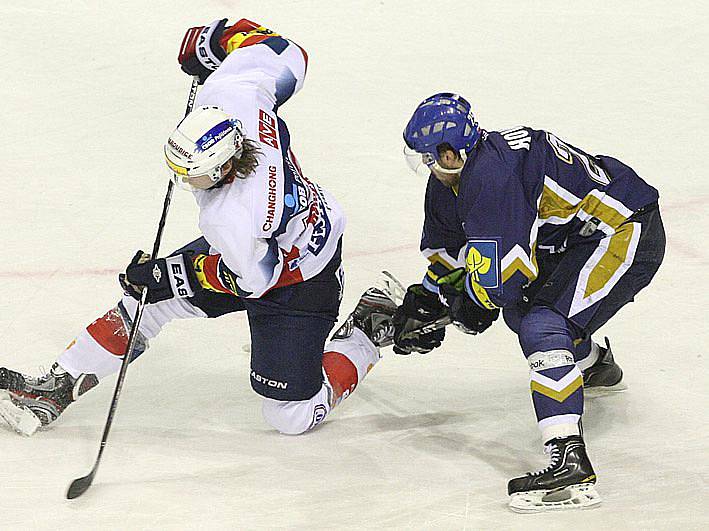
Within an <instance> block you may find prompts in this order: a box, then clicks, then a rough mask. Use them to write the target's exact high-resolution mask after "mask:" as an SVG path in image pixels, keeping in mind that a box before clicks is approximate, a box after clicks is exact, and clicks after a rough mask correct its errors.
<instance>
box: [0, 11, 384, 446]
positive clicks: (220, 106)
mask: <svg viewBox="0 0 709 531" xmlns="http://www.w3.org/2000/svg"><path fill="white" fill-rule="evenodd" d="M226 23H227V19H223V20H217V21H215V22H213V23H212V24H209V25H207V26H201V27H195V28H191V29H189V30H188V31H187V33H186V35H185V38H184V40H183V43H182V47H181V49H180V54H179V62H180V64H181V67H182V69H183V70H184V71H185V72H186V73H188V74H190V75H193V76H197V77H198V78H199V80H200V82H201V83H202V84H203V87H202V89H201V91H200V93H199V94H198V96H197V99H196V102H195V103H196V106H195V108H194V110H193V111H192V112H191V113H190V114H188V115H187V116H186V117H185V119H184V120H182V121H181V122H180V123H179V125H178V126H177V128H176V129H175V131H174V132H173V133H172V134H171V135H170V137H169V138H168V140H167V143H166V145H165V158H166V161H167V165H168V166H169V168H170V170H171V172H172V175H173V179H175V182H176V183H177V184H178V185H180V186H181V187H183V188H188V189H189V190H191V191H192V192H193V194H194V197H195V199H196V201H197V204H198V206H199V227H200V230H201V232H202V237H200V238H198V239H197V240H195V241H193V242H191V243H189V244H187V245H185V246H184V247H183V248H181V249H179V250H177V251H175V252H174V253H173V254H171V255H170V256H168V257H167V258H155V257H150V256H148V255H147V254H146V253H143V252H142V251H139V252H137V253H136V255H135V257H134V258H133V260H132V261H131V263H130V264H129V266H128V267H127V269H126V272H125V273H124V274H122V275H120V283H121V285H122V287H123V290H124V295H123V297H122V298H121V299H120V301H119V302H118V304H117V305H116V306H115V307H114V308H112V309H110V310H109V311H108V312H107V313H105V315H103V316H102V317H99V318H98V319H96V320H95V321H94V322H93V323H91V324H90V325H88V326H87V327H86V328H85V329H84V330H82V331H81V333H80V334H79V335H78V337H76V339H75V340H74V341H73V342H72V343H71V344H70V345H69V347H67V349H66V350H65V351H64V352H63V353H62V354H61V355H60V356H59V358H58V359H57V360H56V362H55V363H54V365H53V366H52V368H51V370H50V372H49V373H48V374H45V375H42V376H40V377H36V378H34V377H29V376H26V375H23V374H21V373H19V372H16V371H13V370H10V369H7V368H0V415H2V416H3V417H4V418H5V419H6V420H7V421H8V422H9V423H10V425H11V426H12V427H13V428H15V430H17V431H18V432H20V433H24V434H31V433H33V432H34V430H35V429H36V428H37V427H39V426H40V425H42V426H46V425H48V424H50V423H51V422H53V421H55V420H56V419H57V417H59V415H61V413H62V412H63V411H64V409H65V408H66V407H67V406H68V405H70V404H71V403H72V402H73V401H75V400H76V399H77V398H78V397H79V396H81V395H83V394H84V393H85V392H87V391H88V390H89V389H91V388H92V387H94V386H95V385H97V384H98V383H99V381H100V380H101V379H103V378H105V377H106V376H109V375H110V374H113V373H115V372H117V371H118V370H119V368H120V365H121V360H122V357H123V356H124V355H125V351H126V347H127V342H128V331H129V330H130V328H131V322H132V318H133V316H134V314H135V310H136V308H137V304H138V299H140V296H141V292H142V290H143V289H144V288H147V289H148V294H147V305H146V307H145V310H144V313H143V318H142V321H141V322H140V326H139V334H138V341H137V344H136V348H135V349H134V351H133V353H132V359H131V361H134V360H135V358H137V357H138V356H140V355H141V354H142V353H143V352H144V351H145V350H146V348H147V346H148V341H149V340H150V339H152V338H154V337H155V336H157V335H158V333H159V332H160V331H161V329H162V328H163V327H164V326H165V325H166V324H167V323H168V322H170V321H172V320H173V319H188V318H197V317H202V318H204V317H212V318H213V317H219V316H221V315H224V314H228V313H231V312H235V311H246V313H247V315H248V320H249V327H250V333H251V345H252V347H251V370H250V379H251V386H252V388H253V389H254V390H255V391H256V393H258V394H259V395H260V396H261V397H262V412H263V416H264V418H265V420H266V421H267V422H268V423H269V424H270V425H271V426H273V427H274V428H276V429H277V430H279V431H280V432H282V433H286V434H299V433H303V432H305V431H307V430H310V429H312V428H313V427H314V426H316V425H317V424H319V423H320V422H322V421H323V419H324V418H325V417H326V415H327V414H328V413H329V412H330V411H331V410H332V408H333V407H335V406H336V405H337V404H338V403H339V402H340V401H341V400H342V399H344V398H346V397H347V396H348V395H349V394H350V393H351V392H352V391H353V390H354V389H355V387H356V386H357V385H358V384H359V383H360V382H361V381H362V379H363V378H364V377H365V375H366V374H367V372H368V371H369V370H370V369H371V367H372V366H373V365H374V364H375V363H377V361H378V360H379V348H378V346H379V345H383V344H388V343H391V336H392V334H393V327H392V325H391V317H392V315H393V313H394V310H395V308H396V304H395V303H394V302H393V301H392V299H391V296H390V293H389V292H388V291H387V289H386V288H385V287H384V288H381V289H378V288H370V289H369V290H367V291H366V292H365V294H364V295H363V296H362V298H361V299H360V302H359V304H358V305H357V308H356V309H355V311H354V312H353V313H352V314H351V315H350V316H349V317H348V319H347V321H346V322H345V324H344V325H343V326H342V328H341V329H340V330H338V332H337V333H336V334H335V336H334V338H333V340H331V341H330V342H328V343H327V344H326V340H327V337H328V334H329V333H330V331H331V329H332V327H333V325H334V323H335V322H336V320H337V316H338V310H339V306H340V299H341V296H342V288H343V275H342V265H341V250H342V238H341V236H342V234H343V231H344V228H345V216H344V214H343V212H342V209H341V208H340V206H339V205H338V204H337V201H336V200H335V198H334V197H333V196H332V195H330V194H329V193H328V192H327V191H325V190H324V189H323V188H322V187H320V186H319V185H318V184H317V183H315V182H314V181H312V180H311V179H309V178H307V177H306V176H305V175H303V172H302V171H301V169H300V166H299V164H298V162H297V160H296V158H295V155H294V153H293V151H292V149H291V142H290V134H289V132H288V128H287V127H286V124H285V122H284V121H283V120H282V119H281V118H280V117H279V116H278V114H277V113H278V109H279V108H280V106H281V105H283V103H285V102H286V101H287V100H288V99H289V98H290V97H291V96H293V94H295V93H296V92H297V91H298V90H300V88H301V87H302V85H303V80H304V78H305V72H306V67H307V60H308V58H307V55H306V53H305V51H304V50H303V49H301V48H300V47H299V46H298V45H297V44H295V43H294V42H292V41H290V40H288V39H286V38H284V37H282V36H280V35H278V34H276V33H274V32H272V31H270V30H268V29H266V28H264V27H262V26H260V25H259V24H256V23H253V22H251V21H249V20H246V19H242V20H239V21H238V22H237V23H236V24H234V25H232V26H227V25H226ZM224 348H226V349H229V348H234V347H233V346H232V345H225V346H224Z"/></svg>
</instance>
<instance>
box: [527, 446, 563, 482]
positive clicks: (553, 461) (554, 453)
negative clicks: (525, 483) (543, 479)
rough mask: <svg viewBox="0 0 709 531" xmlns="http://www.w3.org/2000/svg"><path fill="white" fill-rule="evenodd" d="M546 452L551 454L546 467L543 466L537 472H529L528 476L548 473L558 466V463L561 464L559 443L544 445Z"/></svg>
mask: <svg viewBox="0 0 709 531" xmlns="http://www.w3.org/2000/svg"><path fill="white" fill-rule="evenodd" d="M544 453H545V454H546V455H548V456H549V464H548V465H547V466H546V467H545V468H542V469H541V470H537V471H536V472H528V473H527V475H528V476H541V475H542V474H546V473H547V472H549V471H550V470H552V469H553V468H555V467H556V465H558V464H559V459H561V449H560V448H559V446H558V445H556V444H546V445H544Z"/></svg>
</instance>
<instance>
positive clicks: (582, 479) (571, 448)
mask: <svg viewBox="0 0 709 531" xmlns="http://www.w3.org/2000/svg"><path fill="white" fill-rule="evenodd" d="M544 452H545V453H547V454H549V457H550V463H549V466H547V467H546V468H544V469H543V470H539V471H538V472H530V473H528V474H527V475H526V476H522V477H519V478H514V479H511V480H510V482H509V483H508V484H507V493H508V494H509V495H510V503H509V507H510V509H512V510H513V511H515V512H520V513H529V512H541V511H548V510H554V509H583V508H586V507H592V506H594V505H597V504H599V503H601V498H600V496H599V495H598V493H597V492H596V489H595V488H594V484H595V483H596V474H595V473H594V471H593V467H592V466H591V461H590V460H589V459H588V455H586V445H585V444H584V442H583V438H582V437H581V436H580V435H572V436H569V437H559V438H556V439H552V440H551V441H549V442H548V443H547V444H546V445H545V448H544Z"/></svg>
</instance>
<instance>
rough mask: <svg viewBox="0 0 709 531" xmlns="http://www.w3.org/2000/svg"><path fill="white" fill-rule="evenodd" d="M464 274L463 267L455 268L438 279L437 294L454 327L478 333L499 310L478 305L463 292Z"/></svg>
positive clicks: (490, 322) (493, 318)
mask: <svg viewBox="0 0 709 531" xmlns="http://www.w3.org/2000/svg"><path fill="white" fill-rule="evenodd" d="M465 275H466V273H465V270H464V269H456V270H454V271H452V272H451V273H449V274H448V275H445V276H443V277H441V278H440V279H438V294H439V295H438V296H439V298H440V301H441V303H442V304H443V305H445V306H446V308H447V309H448V315H449V316H450V318H451V321H453V324H454V325H455V326H456V328H458V329H459V330H461V331H462V332H465V333H466V334H473V335H475V334H480V333H482V332H484V331H485V330H487V329H488V328H490V326H491V325H492V323H493V322H494V321H495V320H496V319H497V318H498V317H499V315H500V310H499V308H495V309H494V310H488V309H487V308H481V307H480V306H478V305H477V304H476V303H475V302H474V301H473V300H472V299H471V298H470V297H469V296H468V294H467V293H466V292H465V287H464V286H465V285H464V282H465Z"/></svg>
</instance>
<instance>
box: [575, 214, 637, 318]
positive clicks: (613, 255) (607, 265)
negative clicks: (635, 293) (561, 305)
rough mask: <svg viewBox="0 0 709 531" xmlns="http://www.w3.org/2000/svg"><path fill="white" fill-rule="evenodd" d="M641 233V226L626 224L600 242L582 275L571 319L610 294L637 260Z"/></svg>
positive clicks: (577, 286)
mask: <svg viewBox="0 0 709 531" xmlns="http://www.w3.org/2000/svg"><path fill="white" fill-rule="evenodd" d="M640 232H641V226H640V224H639V223H632V222H630V223H625V224H623V225H621V226H620V227H619V228H618V230H617V231H616V233H615V234H614V235H613V236H610V237H608V238H603V239H602V240H601V241H599V242H598V248H597V249H596V250H595V251H594V253H593V254H592V255H591V256H590V257H589V259H588V260H587V261H586V264H585V265H584V267H583V268H582V269H581V272H580V274H579V279H578V282H577V284H576V290H575V292H574V296H573V299H572V300H571V306H570V308H569V317H573V316H574V315H576V314H578V313H580V312H582V311H583V310H585V309H586V308H588V307H590V306H592V305H593V304H595V303H597V302H598V301H600V300H602V299H603V297H605V296H606V295H608V293H610V291H611V289H613V287H614V286H615V285H616V284H617V283H618V281H619V280H620V279H621V277H622V276H623V274H624V273H625V272H626V271H627V270H628V268H629V267H630V266H631V264H632V263H633V260H634V259H635V251H636V249H637V246H638V240H639V239H640Z"/></svg>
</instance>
